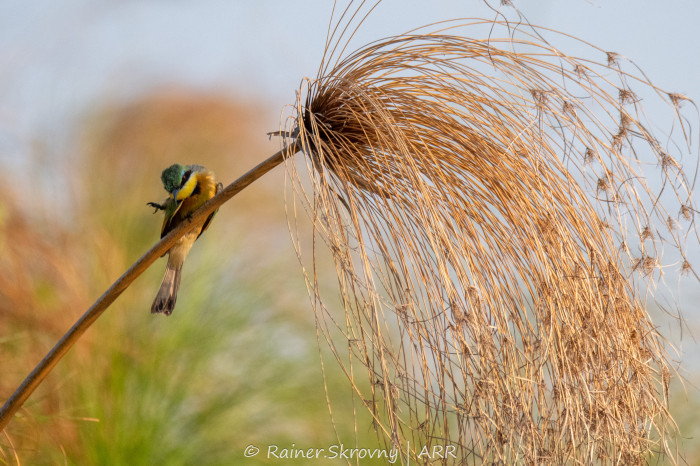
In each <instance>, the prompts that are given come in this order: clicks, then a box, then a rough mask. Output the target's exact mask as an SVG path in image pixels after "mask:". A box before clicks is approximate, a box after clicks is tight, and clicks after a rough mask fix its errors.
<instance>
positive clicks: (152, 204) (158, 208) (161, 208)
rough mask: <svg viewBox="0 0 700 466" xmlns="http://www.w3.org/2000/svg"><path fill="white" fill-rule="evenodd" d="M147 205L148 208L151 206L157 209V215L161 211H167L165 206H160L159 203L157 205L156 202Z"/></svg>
mask: <svg viewBox="0 0 700 466" xmlns="http://www.w3.org/2000/svg"><path fill="white" fill-rule="evenodd" d="M146 205H147V206H150V207H154V208H155V209H156V210H154V211H153V213H154V214H155V213H156V212H158V211H159V210H165V206H164V205H162V204H158V203H156V202H148V203H146Z"/></svg>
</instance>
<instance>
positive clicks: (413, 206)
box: [286, 22, 694, 464]
mask: <svg viewBox="0 0 700 466" xmlns="http://www.w3.org/2000/svg"><path fill="white" fill-rule="evenodd" d="M482 24H483V23H482ZM478 25H479V23H476V22H475V23H474V24H472V25H471V26H473V27H475V28H476V27H477V26H478ZM496 26H501V27H504V28H505V29H506V30H508V29H507V27H508V26H507V25H506V24H505V23H503V24H501V23H496ZM462 27H464V28H465V29H462V30H459V31H457V30H455V29H452V30H447V29H443V31H442V32H435V33H425V34H422V33H415V34H409V35H402V36H398V37H393V38H390V39H387V40H383V41H378V42H375V43H372V44H370V45H368V46H366V47H365V48H363V49H361V50H359V51H357V52H355V53H353V54H351V55H349V56H347V57H345V58H342V59H339V60H338V61H337V62H336V63H324V66H322V67H321V69H324V70H326V72H325V73H324V74H322V75H319V76H318V77H317V79H315V80H308V81H305V82H304V83H303V88H302V89H301V92H300V93H299V96H300V97H299V100H298V101H297V103H296V106H295V114H294V115H293V117H292V118H291V119H290V120H289V126H288V127H287V129H286V130H287V131H288V132H289V134H298V139H297V141H298V142H299V143H300V144H301V147H302V149H303V152H304V153H305V154H306V155H307V159H306V160H307V162H308V163H307V164H306V171H305V170H303V169H302V168H303V167H301V166H299V165H294V164H291V163H290V164H288V169H289V171H290V174H291V177H292V181H293V182H294V187H295V191H294V194H295V198H296V199H297V200H300V201H301V203H302V205H304V206H305V208H306V209H307V211H308V212H309V214H310V216H311V218H312V220H313V225H314V228H315V231H317V232H318V233H320V235H321V236H322V237H323V239H324V241H325V242H326V244H327V246H328V248H329V250H330V251H331V253H332V256H333V258H334V260H335V265H336V268H337V272H338V286H339V288H340V299H341V303H342V306H343V307H344V310H345V315H344V316H343V315H342V314H339V313H337V312H336V309H334V306H333V305H332V304H331V303H332V302H333V300H335V299H337V298H333V297H329V296H326V295H325V294H324V293H323V292H322V289H321V287H320V286H319V282H320V281H321V278H322V272H321V271H320V270H319V269H317V267H316V266H317V262H316V258H317V257H318V256H317V251H316V249H315V248H314V253H313V254H314V262H313V268H312V269H310V270H311V271H310V272H309V273H308V275H307V279H308V283H309V286H310V289H311V293H312V297H313V299H314V304H315V310H316V312H317V318H318V326H319V330H320V332H321V335H322V338H323V339H325V341H327V342H328V344H329V346H330V347H331V349H332V350H333V352H334V354H335V355H336V357H337V358H338V361H339V362H340V363H341V364H342V366H343V367H344V370H345V371H346V373H347V374H348V377H349V378H350V379H351V381H352V383H353V387H354V388H355V389H356V390H357V391H358V393H359V399H360V400H364V401H363V402H362V404H363V405H364V406H366V407H367V409H368V410H369V411H370V413H371V414H372V416H374V418H375V423H374V425H375V427H376V429H377V431H378V432H380V433H381V434H382V435H384V436H385V438H386V441H387V443H390V444H393V445H395V446H399V445H400V446H401V448H403V450H402V451H405V449H406V446H407V445H410V448H411V454H412V455H413V456H416V455H417V454H418V453H419V450H417V449H414V448H416V447H415V446H418V447H417V448H420V447H421V446H423V445H427V446H430V445H433V444H440V445H444V444H446V443H447V444H452V445H457V446H459V455H460V459H463V460H465V461H467V462H469V463H472V462H473V463H474V464H481V463H489V462H497V463H499V464H515V463H518V464H567V463H571V464H579V463H580V464H584V463H585V464H588V463H590V462H591V461H598V462H601V463H606V464H607V463H615V464H636V463H638V462H640V461H644V458H647V457H648V455H649V454H650V452H651V451H656V452H658V451H664V450H665V449H667V447H668V445H669V443H668V442H669V432H671V431H673V429H674V424H673V421H672V419H671V418H670V415H669V413H668V411H667V404H666V399H667V386H668V381H667V378H668V374H671V373H672V372H673V371H671V370H670V369H669V360H668V357H667V354H666V349H665V347H664V344H663V340H662V338H661V337H660V336H659V334H658V333H657V331H656V329H655V327H654V325H653V324H652V322H651V321H650V318H649V317H648V315H647V314H646V312H645V311H644V308H643V305H642V302H641V298H640V297H639V296H638V295H637V291H636V285H635V278H634V277H635V275H634V274H633V273H632V270H630V269H635V270H638V271H639V272H640V273H641V274H642V275H644V274H647V273H651V271H653V269H654V268H655V267H656V266H657V262H656V259H650V258H649V257H648V256H645V258H644V259H643V260H642V259H640V260H638V261H637V262H634V258H633V257H630V256H629V254H630V248H628V247H627V246H625V247H624V248H621V249H620V248H618V247H617V246H616V245H619V244H625V245H626V244H627V243H629V242H631V243H635V242H636V243H638V242H639V232H640V231H642V228H643V227H642V226H644V228H648V232H649V235H647V236H646V238H651V236H650V234H651V232H652V231H658V232H667V234H666V235H665V236H664V235H661V234H659V235H658V237H664V238H666V240H668V241H670V243H671V244H672V245H674V246H677V247H680V246H681V245H682V243H683V242H684V238H683V237H679V236H678V234H677V232H675V231H674V232H670V233H668V224H667V218H668V216H669V214H668V212H667V210H666V209H665V207H664V206H665V205H666V201H667V199H666V198H664V202H660V201H658V199H659V192H658V191H655V190H653V189H651V188H650V187H649V186H648V185H647V184H646V181H645V179H646V177H645V175H644V173H643V172H642V170H641V168H640V165H639V164H640V162H639V157H641V155H640V154H645V157H647V158H648V157H651V160H655V161H656V163H653V164H651V165H652V166H658V165H657V163H658V161H660V160H663V155H662V151H661V149H660V147H659V144H658V143H657V142H656V141H657V139H656V138H655V137H654V136H653V135H652V134H651V133H650V132H649V130H648V129H647V125H646V124H645V123H644V121H643V119H642V114H641V110H640V109H641V107H639V102H638V101H636V100H635V101H631V100H630V99H631V97H630V96H633V95H636V89H635V94H632V91H631V90H630V91H628V92H629V93H630V94H626V97H624V98H623V96H622V95H621V94H619V93H618V90H619V89H628V82H634V83H636V84H637V85H638V86H640V87H642V88H644V87H647V88H650V89H652V90H653V91H655V92H656V91H657V90H656V88H655V87H653V86H652V85H651V84H650V83H648V82H647V81H645V80H643V79H641V78H638V77H635V76H632V75H629V74H627V73H626V72H624V71H623V65H624V62H623V60H622V59H621V58H620V57H619V56H617V55H615V54H610V53H608V54H607V55H606V53H605V52H603V51H602V50H599V49H593V51H594V52H595V53H596V54H598V56H599V57H600V59H602V60H606V57H607V61H606V62H604V63H595V61H593V60H577V59H574V58H571V57H567V56H566V55H565V54H563V53H562V52H561V51H559V50H556V49H554V48H552V47H550V46H549V45H548V44H546V43H543V41H542V40H541V38H540V36H539V34H537V31H536V30H534V29H533V30H532V31H531V32H532V33H531V34H529V35H528V36H527V37H524V38H522V39H518V38H517V37H516V35H515V34H506V36H507V37H508V38H506V39H495V38H494V37H493V36H492V37H490V38H489V39H488V40H487V39H484V40H479V39H469V38H468V37H472V36H476V34H470V32H469V31H470V30H469V29H468V27H467V26H462ZM511 32H512V31H511ZM516 50H527V52H517V51H516ZM328 60H330V59H328ZM584 70H585V79H582V78H583V76H584V73H583V71H584ZM615 80H617V82H613V81H615ZM630 103H634V105H628V106H627V107H626V108H625V109H624V110H623V109H622V105H623V104H630ZM573 110H575V111H573ZM620 115H622V117H620ZM593 162H595V164H596V169H595V170H594V171H591V170H590V169H589V170H588V171H586V169H585V164H586V163H593ZM598 165H600V167H598ZM600 170H602V171H600ZM600 173H603V176H602V177H601V176H600V175H599V174H600ZM668 173H670V171H668ZM307 175H308V180H307ZM666 176H669V177H670V176H671V175H670V174H667V171H666V170H664V171H662V173H661V177H662V181H663V182H662V183H661V184H660V185H661V186H662V188H660V189H662V190H663V189H666V191H667V192H672V193H674V194H673V196H674V197H673V198H672V201H673V200H675V202H677V203H678V204H680V205H683V206H686V207H685V209H686V211H687V209H691V207H690V206H691V205H692V201H691V191H692V190H691V187H690V186H689V185H688V183H687V181H686V178H685V177H684V175H683V174H682V173H678V172H674V173H673V175H672V178H669V180H667V179H665V178H664V177H666ZM600 191H604V192H605V194H603V193H602V192H600ZM675 209H676V210H675V211H676V212H677V211H678V210H677V209H678V207H676V208H675ZM628 224H633V225H638V227H637V228H629V227H628V226H627V225H628ZM628 230H629V231H634V232H636V237H630V238H627V235H626V233H625V232H626V231H628ZM644 231H647V230H646V229H645V230H644ZM686 231H687V230H686ZM693 231H694V230H693ZM300 254H301V253H300ZM626 263H627V264H631V265H630V266H629V268H626V267H625V264H626ZM362 373H364V374H365V375H364V377H366V379H367V380H368V381H370V382H371V384H370V385H369V388H367V389H363V388H361V387H363V386H364V385H363V384H362V383H361V379H362V378H363V377H362V375H361V374H362ZM358 428H362V427H358ZM406 439H408V440H410V443H406V442H405V441H404V440H406ZM667 453H668V452H667ZM669 454H670V456H671V458H673V453H669Z"/></svg>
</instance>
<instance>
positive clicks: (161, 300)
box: [151, 261, 182, 316]
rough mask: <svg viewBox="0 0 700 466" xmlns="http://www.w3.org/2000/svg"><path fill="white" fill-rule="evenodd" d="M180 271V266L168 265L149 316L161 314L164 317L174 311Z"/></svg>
mask: <svg viewBox="0 0 700 466" xmlns="http://www.w3.org/2000/svg"><path fill="white" fill-rule="evenodd" d="M168 262H169V261H168ZM181 271H182V264H180V265H177V266H172V265H171V264H170V263H168V266H167V267H166V269H165V276H164V277H163V282H162V283H161V284H160V290H158V294H157V295H156V299H154V300H153V305H152V306H151V314H159V313H163V314H165V315H166V316H169V315H170V314H172V312H173V309H175V301H177V290H178V289H179V288H180V272H181Z"/></svg>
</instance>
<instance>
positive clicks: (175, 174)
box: [148, 163, 223, 315]
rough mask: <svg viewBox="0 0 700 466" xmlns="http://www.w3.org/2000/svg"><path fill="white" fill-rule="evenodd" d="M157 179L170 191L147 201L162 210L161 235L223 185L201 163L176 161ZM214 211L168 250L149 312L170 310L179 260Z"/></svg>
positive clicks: (173, 299)
mask: <svg viewBox="0 0 700 466" xmlns="http://www.w3.org/2000/svg"><path fill="white" fill-rule="evenodd" d="M160 179H161V180H162V181H163V186H164V187H165V190H166V191H167V192H168V193H170V195H169V196H168V198H167V199H165V200H164V201H163V202H162V203H161V204H157V203H155V202H149V203H148V205H150V206H152V207H155V208H156V212H158V211H159V210H163V211H164V212H165V219H164V220H163V227H162V228H161V230H160V237H161V238H163V237H164V236H165V235H167V234H168V233H169V232H170V231H171V230H172V229H173V228H175V227H176V226H178V225H179V224H180V223H181V222H183V221H184V220H186V219H187V218H188V217H189V216H190V215H191V214H192V212H194V211H195V210H197V209H198V208H199V207H201V206H202V205H203V204H204V203H205V202H207V201H208V200H209V199H211V198H212V197H214V195H215V194H217V193H219V192H220V191H221V190H222V189H223V185H222V184H221V183H218V184H217V183H216V181H215V180H214V173H212V172H211V171H210V170H207V169H206V168H204V167H203V166H201V165H180V164H178V163H176V164H175V165H171V166H170V167H168V168H166V169H165V170H163V173H162V175H161V177H160ZM215 214H216V211H214V212H212V214H211V215H209V217H207V219H206V220H205V221H204V223H202V226H201V227H198V228H195V229H193V230H191V231H190V232H188V233H186V234H185V236H183V237H182V238H180V239H179V240H178V241H177V243H175V245H174V246H173V247H171V248H170V249H169V250H168V252H167V254H168V265H167V266H166V268H165V276H164V277H163V282H162V283H161V285H160V290H159V291H158V294H157V295H156V299H155V300H154V301H153V305H152V306H151V313H154V314H155V313H164V314H165V315H170V314H172V312H173V309H174V308H175V301H176V300H177V290H178V288H179V287H180V274H181V272H182V264H183V262H185V258H186V257H187V253H188V252H190V249H191V248H192V245H193V244H194V242H195V241H196V240H197V238H199V236H200V235H201V234H202V233H203V232H204V230H206V229H207V227H208V226H209V224H210V223H211V221H212V219H213V218H214V215H215Z"/></svg>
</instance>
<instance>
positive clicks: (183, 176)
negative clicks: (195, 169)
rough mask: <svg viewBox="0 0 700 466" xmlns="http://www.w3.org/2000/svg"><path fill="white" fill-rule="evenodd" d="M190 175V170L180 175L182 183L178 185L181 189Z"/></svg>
mask: <svg viewBox="0 0 700 466" xmlns="http://www.w3.org/2000/svg"><path fill="white" fill-rule="evenodd" d="M191 174H192V170H187V171H186V172H185V173H183V174H182V182H181V183H180V187H181V188H182V187H183V186H185V183H187V180H189V179H190V175H191Z"/></svg>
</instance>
